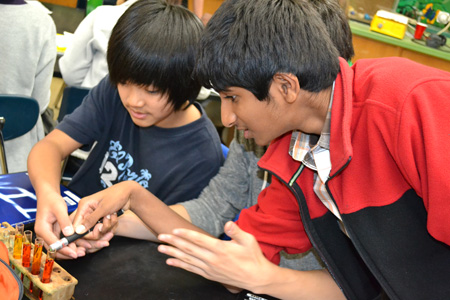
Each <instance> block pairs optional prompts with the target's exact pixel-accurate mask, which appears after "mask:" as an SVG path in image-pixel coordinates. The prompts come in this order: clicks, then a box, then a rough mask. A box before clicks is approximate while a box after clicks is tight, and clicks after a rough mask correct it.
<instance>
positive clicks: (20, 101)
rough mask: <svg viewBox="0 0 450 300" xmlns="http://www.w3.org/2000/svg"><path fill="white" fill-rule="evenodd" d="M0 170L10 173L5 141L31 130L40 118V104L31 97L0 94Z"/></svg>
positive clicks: (2, 172) (3, 172)
mask: <svg viewBox="0 0 450 300" xmlns="http://www.w3.org/2000/svg"><path fill="white" fill-rule="evenodd" d="M0 118H1V121H0V124H1V125H0V172H1V174H8V166H7V163H6V154H5V147H4V142H5V141H9V140H12V139H15V138H17V137H19V136H22V135H24V134H25V133H27V132H29V131H30V130H31V129H33V127H34V126H35V125H36V122H37V120H38V118H39V104H38V102H37V101H36V100H35V99H34V98H31V97H27V96H21V95H4V94H3V95H0Z"/></svg>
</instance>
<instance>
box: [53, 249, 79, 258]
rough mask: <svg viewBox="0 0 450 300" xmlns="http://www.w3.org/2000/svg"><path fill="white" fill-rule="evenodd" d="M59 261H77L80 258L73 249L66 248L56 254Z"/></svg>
mask: <svg viewBox="0 0 450 300" xmlns="http://www.w3.org/2000/svg"><path fill="white" fill-rule="evenodd" d="M56 258H58V259H76V258H78V253H77V250H76V249H74V248H71V247H64V248H62V249H61V250H58V252H56Z"/></svg>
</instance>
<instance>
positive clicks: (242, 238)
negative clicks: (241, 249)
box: [224, 221, 256, 246]
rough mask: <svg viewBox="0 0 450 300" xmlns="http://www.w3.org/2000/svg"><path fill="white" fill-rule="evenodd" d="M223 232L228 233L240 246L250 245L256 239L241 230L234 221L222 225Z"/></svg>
mask: <svg viewBox="0 0 450 300" xmlns="http://www.w3.org/2000/svg"><path fill="white" fill-rule="evenodd" d="M224 232H225V234H226V235H228V236H229V237H230V238H231V239H232V240H233V241H234V242H236V243H238V244H239V245H242V246H252V245H253V244H255V243H256V239H255V237H254V236H253V235H251V234H249V233H247V232H245V231H243V230H242V229H241V228H239V226H238V225H237V224H236V223H234V222H231V221H230V222H227V223H226V224H225V226H224Z"/></svg>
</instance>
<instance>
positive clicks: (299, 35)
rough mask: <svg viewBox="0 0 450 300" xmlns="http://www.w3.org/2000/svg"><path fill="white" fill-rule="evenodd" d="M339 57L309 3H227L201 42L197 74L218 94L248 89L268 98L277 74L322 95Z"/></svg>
mask: <svg viewBox="0 0 450 300" xmlns="http://www.w3.org/2000/svg"><path fill="white" fill-rule="evenodd" d="M338 57H339V54H338V52H337V50H336V48H335V47H334V45H333V43H332V41H331V40H330V37H329V36H328V34H327V31H326V28H325V25H324V23H323V22H322V21H321V19H320V15H319V13H318V12H317V11H316V10H315V8H314V6H313V5H312V4H311V3H308V1H306V0H226V1H225V2H224V3H223V4H222V5H221V6H220V7H219V9H218V10H217V11H216V12H215V13H214V15H213V17H212V18H211V20H210V21H209V22H208V24H207V26H206V30H205V32H204V34H203V37H202V38H201V40H200V45H199V54H198V56H197V64H196V69H195V74H197V76H198V77H199V79H200V81H201V83H202V84H203V85H204V86H206V87H208V88H210V87H212V88H214V89H216V90H217V91H219V92H220V91H224V90H226V89H227V88H228V87H232V86H236V87H242V88H244V89H246V90H248V91H250V92H252V93H253V94H254V95H255V97H256V98H258V99H259V100H261V101H262V100H265V99H268V92H269V87H270V84H271V81H272V78H273V76H274V75H275V74H276V73H292V74H294V75H295V76H297V78H298V80H299V82H300V87H301V88H302V89H304V90H307V91H310V92H319V91H321V90H323V89H325V88H327V87H329V86H331V85H332V83H333V81H334V80H335V78H336V76H337V74H338V72H339V60H338Z"/></svg>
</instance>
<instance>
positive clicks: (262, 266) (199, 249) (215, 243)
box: [158, 222, 275, 292]
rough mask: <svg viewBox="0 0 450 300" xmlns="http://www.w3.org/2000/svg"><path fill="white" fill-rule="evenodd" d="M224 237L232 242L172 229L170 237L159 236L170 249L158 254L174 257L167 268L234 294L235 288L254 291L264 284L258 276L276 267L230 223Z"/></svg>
mask: <svg viewBox="0 0 450 300" xmlns="http://www.w3.org/2000/svg"><path fill="white" fill-rule="evenodd" d="M225 233H226V234H227V235H228V236H229V237H230V238H231V239H232V240H231V241H222V240H219V239H216V238H212V237H209V236H207V235H204V234H201V233H199V232H195V231H192V230H187V229H175V230H174V231H173V234H161V235H159V236H158V238H159V239H160V240H161V241H162V242H166V243H168V244H170V245H171V246H170V245H160V246H159V247H158V250H159V251H160V252H162V253H164V254H167V255H170V256H173V257H174V258H169V259H168V260H167V264H168V265H171V266H174V267H178V268H182V269H185V270H187V271H190V272H193V273H195V274H198V275H201V276H203V277H205V278H207V279H209V280H214V281H218V282H221V283H223V284H224V285H225V286H226V287H227V288H228V289H229V290H230V291H233V292H237V291H238V290H237V289H236V288H234V287H239V288H244V289H247V290H253V289H254V288H255V287H257V286H260V285H261V284H264V282H261V276H259V275H260V274H264V272H270V270H268V269H270V268H272V267H273V266H275V265H273V264H272V263H271V262H269V261H268V260H267V259H266V258H265V257H264V255H263V253H262V251H261V249H260V248H259V245H258V243H257V241H256V239H255V238H254V237H253V236H252V235H251V234H249V233H246V232H244V231H243V230H241V229H240V228H239V227H238V226H237V225H236V224H235V223H233V222H228V223H227V224H225Z"/></svg>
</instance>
